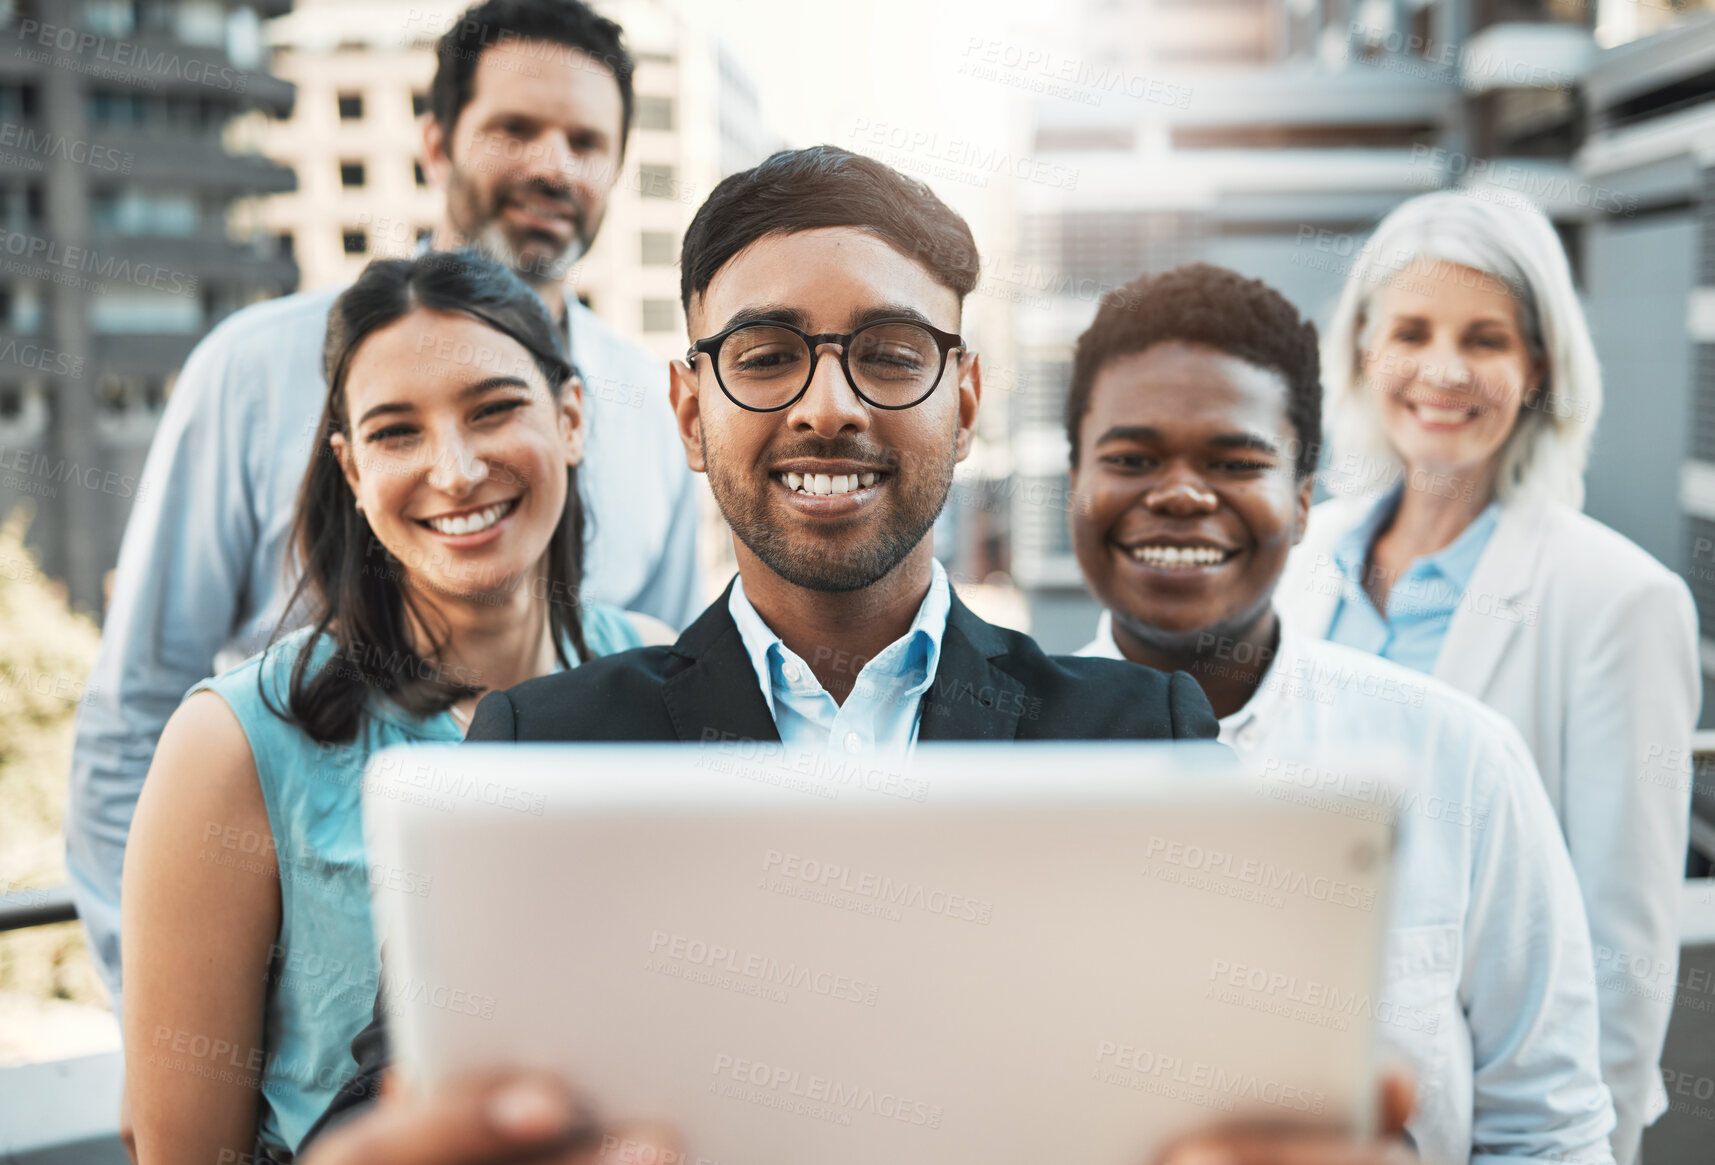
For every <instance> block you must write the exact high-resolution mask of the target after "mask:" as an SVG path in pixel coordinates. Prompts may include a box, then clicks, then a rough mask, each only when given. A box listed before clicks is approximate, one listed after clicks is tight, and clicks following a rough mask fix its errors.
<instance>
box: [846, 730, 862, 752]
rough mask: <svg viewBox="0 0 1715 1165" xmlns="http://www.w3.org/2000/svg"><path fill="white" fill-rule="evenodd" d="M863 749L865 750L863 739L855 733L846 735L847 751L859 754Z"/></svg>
mask: <svg viewBox="0 0 1715 1165" xmlns="http://www.w3.org/2000/svg"><path fill="white" fill-rule="evenodd" d="M861 748H863V737H861V736H859V735H858V734H857V733H855V732H848V733H846V751H847V752H857V751H858V750H859V749H861Z"/></svg>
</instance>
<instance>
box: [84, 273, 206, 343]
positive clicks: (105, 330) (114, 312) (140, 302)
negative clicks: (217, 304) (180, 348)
mask: <svg viewBox="0 0 1715 1165" xmlns="http://www.w3.org/2000/svg"><path fill="white" fill-rule="evenodd" d="M182 278H183V277H181V276H177V275H176V273H173V274H169V275H167V276H166V277H165V280H166V281H171V280H174V279H178V280H181V281H182ZM89 325H90V330H91V331H93V332H94V333H95V334H96V335H98V336H111V335H141V334H146V333H151V332H156V333H161V334H166V335H179V336H185V335H194V334H195V333H197V332H200V331H202V330H203V327H204V320H203V314H202V302H201V301H200V300H199V299H197V297H196V296H195V295H194V294H186V293H185V291H184V289H183V288H182V287H181V288H180V289H178V290H173V289H172V288H171V286H170V283H169V286H167V287H165V288H163V289H162V290H159V291H157V290H156V289H154V288H152V287H122V286H117V285H113V284H109V286H108V288H107V290H106V291H105V292H104V293H102V294H101V295H93V296H90V304H89Z"/></svg>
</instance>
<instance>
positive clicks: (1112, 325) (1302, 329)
mask: <svg viewBox="0 0 1715 1165" xmlns="http://www.w3.org/2000/svg"><path fill="white" fill-rule="evenodd" d="M1169 340H1178V341H1180V342H1182V343H1187V344H1207V345H1208V346H1209V347H1211V348H1217V349H1219V350H1220V351H1222V352H1225V353H1227V354H1228V355H1229V356H1236V357H1238V358H1239V359H1240V360H1244V361H1246V362H1248V363H1251V364H1255V365H1257V366H1259V367H1261V368H1270V369H1273V370H1274V371H1276V372H1278V373H1280V375H1281V376H1282V377H1283V378H1284V379H1285V380H1286V387H1287V401H1286V417H1287V419H1288V420H1289V421H1291V422H1292V429H1293V432H1294V433H1295V434H1296V435H1297V437H1298V445H1297V450H1296V456H1295V458H1294V472H1295V474H1296V476H1297V478H1298V480H1300V481H1302V480H1304V479H1305V478H1307V477H1309V476H1310V475H1311V474H1313V473H1315V472H1316V461H1317V458H1318V456H1319V455H1320V453H1321V448H1322V362H1321V358H1320V357H1319V355H1318V354H1317V350H1316V325H1315V324H1313V323H1311V322H1310V321H1309V320H1306V319H1303V318H1301V317H1300V316H1299V314H1298V309H1297V308H1295V307H1293V306H1292V304H1291V302H1290V301H1288V300H1287V298H1286V297H1285V296H1284V295H1282V294H1280V292H1278V291H1276V290H1274V288H1272V287H1270V286H1268V284H1266V283H1264V282H1262V280H1260V279H1246V278H1245V277H1244V276H1243V275H1240V274H1239V273H1238V272H1237V271H1229V270H1227V269H1226V268H1225V267H1216V266H1214V265H1212V264H1209V263H1186V264H1184V265H1182V266H1179V267H1175V268H1173V269H1172V270H1171V271H1164V272H1162V273H1161V274H1160V275H1142V276H1139V277H1138V278H1137V279H1134V280H1132V281H1131V282H1130V283H1127V284H1125V285H1124V286H1123V287H1117V288H1115V289H1114V290H1113V291H1110V292H1108V294H1107V295H1105V296H1103V297H1102V303H1101V307H1099V308H1098V309H1097V310H1096V318H1095V320H1094V322H1092V323H1091V324H1090V326H1089V327H1088V328H1086V329H1085V330H1084V334H1083V335H1081V336H1079V337H1078V347H1077V350H1076V352H1075V353H1074V355H1073V357H1072V383H1071V385H1070V386H1069V387H1068V388H1067V390H1066V438H1067V440H1069V441H1070V442H1071V443H1072V465H1073V467H1074V468H1075V467H1076V466H1077V464H1078V430H1079V428H1080V427H1081V426H1082V425H1083V423H1084V414H1086V413H1088V412H1089V411H1090V388H1091V386H1092V385H1094V384H1095V381H1096V374H1097V373H1098V372H1100V371H1101V370H1102V367H1103V366H1104V365H1106V364H1107V363H1108V362H1109V361H1110V360H1114V359H1117V358H1118V357H1121V356H1129V355H1131V354H1133V353H1135V352H1142V351H1143V350H1145V349H1146V348H1149V347H1151V346H1153V345H1155V344H1159V343H1163V342H1164V341H1169Z"/></svg>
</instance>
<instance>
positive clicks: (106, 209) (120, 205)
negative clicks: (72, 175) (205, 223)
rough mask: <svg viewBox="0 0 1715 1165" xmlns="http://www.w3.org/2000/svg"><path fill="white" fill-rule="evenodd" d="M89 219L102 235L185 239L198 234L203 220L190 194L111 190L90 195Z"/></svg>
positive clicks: (193, 197) (195, 199)
mask: <svg viewBox="0 0 1715 1165" xmlns="http://www.w3.org/2000/svg"><path fill="white" fill-rule="evenodd" d="M89 217H90V222H91V224H92V225H93V226H94V227H95V229H96V231H97V232H98V233H100V234H105V235H124V236H129V237H167V238H185V237H187V236H189V235H194V234H195V233H196V231H197V227H198V225H199V224H200V222H201V217H202V216H201V211H200V208H199V207H198V205H197V198H196V196H195V195H194V194H191V193H190V192H188V191H174V190H144V189H137V188H132V187H118V188H112V187H109V188H97V189H96V190H94V191H92V192H91V194H90V197H89Z"/></svg>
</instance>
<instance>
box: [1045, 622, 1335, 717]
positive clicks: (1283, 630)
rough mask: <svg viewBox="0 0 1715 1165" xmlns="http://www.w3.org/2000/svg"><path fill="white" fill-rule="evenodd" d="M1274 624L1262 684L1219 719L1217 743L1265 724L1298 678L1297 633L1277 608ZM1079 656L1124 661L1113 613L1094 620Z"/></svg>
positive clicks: (1298, 650) (1300, 652) (1079, 650)
mask: <svg viewBox="0 0 1715 1165" xmlns="http://www.w3.org/2000/svg"><path fill="white" fill-rule="evenodd" d="M1274 620H1275V627H1276V628H1277V629H1278V630H1277V632H1276V633H1277V635H1278V636H1279V638H1278V639H1277V641H1276V644H1275V649H1274V658H1273V659H1271V660H1269V663H1268V670H1267V671H1266V672H1264V673H1263V676H1262V682H1261V683H1259V684H1258V685H1257V689H1256V691H1255V692H1253V693H1252V694H1251V698H1250V699H1249V700H1247V701H1245V706H1244V707H1242V708H1240V709H1239V710H1238V711H1237V712H1234V713H1233V714H1232V715H1230V716H1223V717H1222V718H1221V739H1222V740H1226V739H1228V738H1229V737H1230V736H1231V735H1232V734H1233V733H1235V732H1238V731H1240V730H1242V729H1244V728H1246V727H1248V726H1249V725H1251V724H1253V723H1256V722H1258V721H1263V722H1266V721H1267V720H1268V718H1269V717H1271V716H1273V715H1274V710H1275V709H1276V708H1278V707H1279V706H1280V701H1281V700H1282V698H1283V692H1284V691H1285V689H1286V688H1287V687H1288V685H1289V684H1290V683H1291V679H1292V677H1293V676H1294V675H1296V674H1298V672H1299V670H1300V667H1299V663H1298V660H1299V657H1300V656H1301V655H1302V654H1303V650H1302V648H1300V646H1299V637H1298V633H1297V631H1296V630H1295V629H1294V628H1293V625H1292V620H1291V619H1289V618H1287V616H1286V614H1285V613H1284V612H1283V611H1281V609H1280V608H1279V607H1278V606H1277V607H1275V609H1274ZM1078 654H1079V655H1090V656H1096V657H1098V658H1100V659H1124V658H1125V655H1124V653H1123V652H1121V651H1120V648H1119V644H1118V643H1116V642H1115V641H1114V616H1113V612H1112V611H1109V610H1107V609H1106V608H1104V609H1103V610H1102V615H1101V618H1100V619H1098V620H1096V637H1095V638H1094V639H1092V640H1090V642H1088V643H1086V644H1085V645H1084V646H1083V647H1081V648H1079V649H1078Z"/></svg>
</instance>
